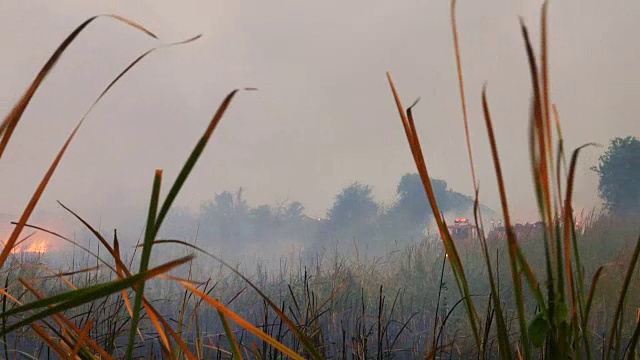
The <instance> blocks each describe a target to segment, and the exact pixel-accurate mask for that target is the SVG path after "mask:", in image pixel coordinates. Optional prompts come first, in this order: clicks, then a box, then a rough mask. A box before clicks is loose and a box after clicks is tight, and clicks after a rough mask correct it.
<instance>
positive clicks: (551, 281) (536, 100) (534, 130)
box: [520, 18, 561, 354]
mask: <svg viewBox="0 0 640 360" xmlns="http://www.w3.org/2000/svg"><path fill="white" fill-rule="evenodd" d="M520 28H521V32H522V37H523V39H524V42H525V48H526V52H527V59H528V62H529V71H530V74H531V84H532V88H533V99H532V109H531V110H532V114H531V115H532V116H531V119H530V123H529V134H530V135H529V150H530V156H531V168H532V172H533V182H534V184H535V189H536V200H537V202H538V208H539V211H540V217H541V219H542V221H543V222H544V224H545V231H544V251H545V265H546V272H547V299H548V304H549V305H548V311H547V319H548V320H549V323H550V324H554V323H555V321H556V319H555V312H556V311H555V307H556V302H557V299H556V293H555V288H556V286H555V284H556V281H555V278H556V276H555V275H554V271H553V263H552V256H551V254H552V253H556V254H557V249H556V243H555V242H554V241H553V234H552V231H551V227H552V221H551V206H550V202H549V201H548V199H549V198H550V197H549V193H548V185H549V176H548V173H547V172H546V162H545V161H544V160H542V159H545V156H544V154H543V153H544V150H545V146H544V131H543V130H542V124H543V119H542V117H543V110H542V100H541V98H542V95H541V90H540V82H539V76H538V69H537V65H536V59H535V55H534V53H533V48H532V46H531V41H530V39H529V32H528V30H527V27H526V25H525V24H524V19H522V18H520ZM521 257H522V258H524V257H523V256H521ZM560 283H561V281H560ZM542 306H545V305H544V303H543V304H542ZM551 331H552V334H551V336H550V337H549V338H550V339H551V340H552V341H550V342H549V352H550V353H551V354H555V353H557V352H558V349H557V342H556V340H555V339H556V337H555V328H553V327H552V329H551Z"/></svg>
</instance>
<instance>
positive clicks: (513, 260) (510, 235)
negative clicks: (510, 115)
mask: <svg viewBox="0 0 640 360" xmlns="http://www.w3.org/2000/svg"><path fill="white" fill-rule="evenodd" d="M482 110H483V113H484V119H485V123H486V128H487V133H488V137H489V144H490V145H491V155H492V158H493V166H494V168H495V172H496V177H497V181H498V190H499V194H500V203H501V204H502V213H503V216H504V225H505V231H506V235H507V242H508V244H509V263H510V265H511V278H512V281H513V288H514V291H515V298H516V304H517V307H518V322H519V324H520V337H521V342H522V347H523V350H524V358H525V359H529V358H530V356H531V349H530V345H529V335H528V330H527V323H526V318H525V312H524V299H523V297H524V295H523V289H522V281H521V278H520V275H519V271H518V262H517V252H518V251H517V249H516V248H517V246H518V245H517V240H516V236H515V234H514V232H513V228H512V227H511V217H510V215H509V205H508V202H507V194H506V191H505V186H504V179H503V176H502V166H501V165H500V158H499V155H498V147H497V145H496V138H495V134H494V133H493V124H492V121H491V113H490V112H489V104H488V102H487V87H486V84H485V85H484V86H483V88H482Z"/></svg>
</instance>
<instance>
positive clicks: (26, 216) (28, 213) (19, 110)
mask: <svg viewBox="0 0 640 360" xmlns="http://www.w3.org/2000/svg"><path fill="white" fill-rule="evenodd" d="M114 17H116V18H117V19H119V20H121V21H125V22H126V23H127V24H130V25H132V26H134V27H136V28H138V29H140V30H144V31H146V30H145V29H144V28H143V27H141V26H139V25H137V24H136V23H134V22H132V21H129V20H126V19H124V18H122V17H119V16H114ZM95 18H97V17H93V18H91V19H89V20H87V21H86V22H85V23H84V25H85V26H86V25H88V24H89V23H90V22H91V21H92V20H93V19H95ZM82 28H83V27H82V25H81V27H79V28H78V29H76V31H77V32H78V33H79V32H80V31H81V30H82ZM149 34H151V33H149ZM76 35H77V33H76ZM151 35H152V34H151ZM199 37H200V35H198V36H195V37H193V38H190V39H187V40H184V41H180V42H176V43H172V44H167V45H164V47H168V46H174V45H180V44H187V43H189V42H192V41H194V40H196V39H198V38H199ZM74 38H75V36H73V37H72V36H71V35H70V37H69V38H67V40H66V41H68V42H69V43H70V42H71V41H73V39H74ZM63 45H64V43H63ZM68 45H69V44H66V46H68ZM66 46H62V45H61V47H60V48H59V49H58V51H59V52H60V53H59V54H58V51H57V52H56V54H58V55H57V56H56V54H54V56H52V58H51V59H54V60H53V62H52V63H51V65H50V68H51V67H53V65H54V64H55V62H56V61H57V59H58V58H59V57H60V55H61V54H62V52H63V51H64V49H65V48H66ZM158 48H160V47H158ZM158 48H153V49H151V50H149V51H147V52H145V53H143V54H142V55H141V56H139V57H138V58H137V59H135V60H134V61H133V62H131V63H130V64H129V65H128V66H127V67H126V68H125V69H124V70H123V71H121V72H120V74H118V76H117V77H116V78H115V79H113V80H112V81H111V82H110V83H109V84H108V85H107V87H106V88H105V89H104V90H103V91H102V93H101V94H100V95H99V96H98V97H97V98H96V100H95V101H94V102H93V104H92V105H91V106H90V107H89V109H88V110H87V112H85V114H84V116H83V117H82V119H81V120H80V121H79V123H78V125H77V126H76V128H75V129H74V130H73V132H72V134H71V135H70V137H69V139H68V140H67V142H66V143H65V144H64V146H63V147H62V149H61V150H60V153H59V154H58V157H56V159H55V160H54V163H53V164H52V165H51V167H50V169H49V172H48V173H47V174H46V175H45V177H44V179H43V181H42V182H41V183H40V186H39V187H38V189H37V190H36V192H35V193H34V195H33V196H32V198H31V201H30V202H29V204H28V205H27V208H26V209H25V211H24V212H23V215H22V217H21V218H20V221H19V222H18V223H17V224H16V227H15V228H14V231H13V233H12V234H11V236H10V238H9V240H8V241H7V244H5V248H4V249H3V251H2V253H0V267H2V265H3V264H4V262H5V261H6V258H7V256H8V252H10V251H11V249H12V248H13V247H14V246H15V241H16V239H17V237H18V236H19V235H20V232H21V231H22V228H23V227H24V226H25V224H26V222H27V220H28V219H29V217H30V216H31V213H32V212H33V210H34V208H35V206H36V204H37V202H38V200H39V199H40V196H41V195H42V193H43V192H44V189H45V188H46V185H47V184H48V182H49V180H50V178H51V176H52V175H53V172H54V171H55V168H56V167H57V164H58V163H59V162H60V159H61V158H62V155H63V154H64V152H65V151H66V148H67V147H68V146H69V143H70V142H71V139H72V138H73V136H74V135H75V133H76V132H77V131H78V129H79V127H80V125H81V124H82V122H83V121H84V119H85V118H86V117H87V115H88V114H89V113H90V112H91V110H92V109H93V108H94V107H95V105H96V104H97V103H98V102H99V101H100V100H101V99H102V98H103V97H104V95H105V94H107V93H108V92H109V90H110V89H111V88H112V87H113V86H114V85H115V84H116V83H117V82H118V81H119V80H120V79H121V78H122V77H123V76H124V75H125V74H127V73H128V72H129V70H131V69H132V68H133V67H134V66H135V65H136V64H138V63H139V62H140V60H142V59H143V58H144V57H145V56H147V55H148V54H150V53H151V52H153V51H154V50H156V49H158ZM51 59H50V62H51V61H52V60H51ZM47 64H49V63H47ZM46 67H47V66H46V65H45V68H46ZM50 68H49V70H50ZM49 70H47V72H48V71H49ZM43 76H46V72H45V75H43ZM43 79H44V77H43V78H42V80H43ZM42 80H40V81H39V82H37V84H36V82H34V84H35V87H34V89H33V92H35V89H37V87H38V86H39V84H40V83H41V82H42ZM34 84H32V86H34ZM25 96H27V94H25ZM32 96H33V93H32V94H31V95H29V96H27V97H28V99H27V100H24V101H25V104H24V107H23V108H20V106H19V105H20V103H19V104H18V105H16V108H14V110H13V111H12V113H11V114H9V115H8V117H7V119H9V120H6V121H7V124H14V126H13V128H15V125H17V122H18V120H19V118H20V116H21V115H22V113H23V112H24V109H25V108H26V105H27V104H28V102H29V100H30V99H31V97H32ZM23 98H24V97H23ZM21 101H23V100H22V99H21ZM12 114H13V115H12ZM12 119H13V120H12ZM7 126H8V127H7V130H6V133H5V137H6V139H7V140H6V141H7V142H8V138H9V137H10V136H11V133H10V129H11V128H10V127H9V126H10V125H7ZM0 135H2V134H0ZM2 140H4V138H2ZM1 156H2V143H0V157H1ZM61 205H62V204H61ZM63 207H64V206H63ZM107 249H110V247H109V246H108V245H107ZM110 250H111V251H110V252H111V253H112V255H113V250H112V249H110Z"/></svg>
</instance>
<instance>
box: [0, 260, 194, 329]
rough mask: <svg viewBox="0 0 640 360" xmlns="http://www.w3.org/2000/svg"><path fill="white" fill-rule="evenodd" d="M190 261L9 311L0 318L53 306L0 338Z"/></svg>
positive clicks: (172, 262) (160, 267)
mask: <svg viewBox="0 0 640 360" xmlns="http://www.w3.org/2000/svg"><path fill="white" fill-rule="evenodd" d="M192 259H193V256H192V255H191V256H186V257H183V258H180V259H177V260H173V261H170V262H168V263H165V264H164V265H161V266H158V267H155V268H153V269H151V270H148V271H146V272H145V273H142V274H136V275H133V276H131V277H129V278H126V279H123V280H117V281H113V282H109V283H105V284H98V285H93V286H90V287H88V288H84V289H80V290H74V291H70V292H65V293H61V294H58V295H54V296H51V297H48V298H45V299H42V300H37V301H34V302H31V303H28V304H25V305H23V306H19V307H16V308H13V309H10V310H8V311H6V312H4V313H2V314H0V317H2V318H6V317H9V316H12V315H17V314H21V313H24V312H26V311H29V310H33V309H39V308H42V307H48V306H49V305H54V306H53V307H50V308H47V309H45V310H42V311H40V312H38V313H36V314H34V315H32V316H29V317H27V318H25V319H23V320H21V321H19V322H17V323H15V324H13V325H11V326H9V327H7V328H6V329H3V330H2V332H0V336H2V335H4V334H5V333H8V332H11V331H13V330H16V329H18V328H20V327H22V326H24V325H28V324H30V323H32V322H34V321H38V320H40V319H43V318H45V317H48V316H51V315H53V314H55V313H58V312H60V311H64V310H68V309H71V308H74V307H77V306H80V305H83V304H86V303H90V302H92V301H94V300H97V299H100V298H102V297H104V296H107V295H110V294H113V293H115V292H119V291H120V290H122V289H126V288H128V287H131V286H133V285H135V284H136V283H138V282H139V281H140V280H142V279H145V280H147V279H150V278H153V277H155V276H158V275H159V274H162V273H165V272H167V271H170V270H171V269H173V268H175V267H177V266H180V265H182V264H184V263H187V262H189V261H191V260H192Z"/></svg>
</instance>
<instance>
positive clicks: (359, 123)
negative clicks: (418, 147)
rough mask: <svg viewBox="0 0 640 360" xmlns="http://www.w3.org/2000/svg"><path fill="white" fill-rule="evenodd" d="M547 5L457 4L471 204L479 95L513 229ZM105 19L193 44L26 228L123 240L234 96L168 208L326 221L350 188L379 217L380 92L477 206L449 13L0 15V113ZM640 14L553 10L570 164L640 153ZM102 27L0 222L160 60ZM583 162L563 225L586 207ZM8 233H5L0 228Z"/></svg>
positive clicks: (48, 104)
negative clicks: (60, 52) (127, 223)
mask: <svg viewBox="0 0 640 360" xmlns="http://www.w3.org/2000/svg"><path fill="white" fill-rule="evenodd" d="M539 5H540V1H531V0H527V1H514V0H486V1H469V0H459V2H458V13H459V16H458V23H459V28H460V36H461V46H462V57H463V66H464V71H465V76H466V91H467V97H468V104H469V109H470V121H471V130H472V141H473V146H474V151H475V157H476V161H477V169H478V175H479V179H480V186H481V198H482V201H483V202H484V203H486V204H487V205H489V206H491V207H493V208H494V209H498V207H499V201H498V198H497V192H496V182H495V175H494V172H493V167H492V163H491V158H490V152H489V147H488V145H487V141H486V138H487V135H486V130H485V128H484V125H483V119H482V117H481V108H480V90H481V87H482V83H483V82H484V81H485V80H486V81H488V84H489V101H490V106H491V110H492V113H493V117H494V125H495V126H496V129H495V131H496V135H497V140H498V145H499V149H500V151H501V159H502V161H503V166H504V169H505V171H506V174H505V177H506V181H507V191H508V194H509V199H510V201H511V208H512V210H513V212H514V215H515V219H516V220H520V221H526V220H529V219H531V218H532V217H533V216H534V215H535V214H536V210H535V205H534V201H533V190H532V189H533V188H532V181H531V175H530V171H529V165H530V164H529V157H528V147H527V146H528V145H527V121H528V101H529V93H530V80H529V72H528V68H527V63H526V58H525V51H524V47H523V41H522V38H521V35H520V31H519V27H518V15H522V16H523V17H524V18H525V20H526V22H527V23H528V24H529V25H530V28H531V32H532V35H533V39H534V41H535V42H536V44H537V41H538V38H539V36H538V21H539ZM111 12H113V13H117V14H120V15H123V16H126V17H129V18H131V19H133V20H135V21H138V22H140V23H141V24H143V25H145V26H147V27H148V28H150V29H151V30H152V31H154V32H156V33H157V35H158V36H159V38H160V39H161V40H160V41H162V42H171V41H176V40H182V39H184V38H188V37H191V36H193V35H196V34H199V33H202V34H203V37H202V38H201V39H200V40H198V41H197V42H195V43H192V44H189V45H186V46H181V47H174V48H169V49H164V50H162V51H158V52H156V53H154V54H153V55H151V56H150V57H148V58H147V59H145V60H144V61H143V62H142V63H141V64H140V65H139V66H138V67H137V68H136V69H134V70H133V71H132V72H131V73H130V74H129V75H127V78H126V79H124V80H123V81H122V82H121V83H119V84H118V85H117V86H116V87H115V88H114V89H113V90H112V92H111V93H110V94H109V95H108V96H107V97H106V98H105V99H104V100H103V101H102V103H101V104H100V105H99V106H98V107H97V108H96V109H95V110H94V111H93V113H92V114H91V115H90V116H89V118H88V120H87V122H86V123H85V125H84V126H83V127H82V129H81V130H80V132H79V133H78V136H77V138H76V140H75V141H74V142H73V144H72V145H71V147H70V148H69V151H68V154H67V155H66V157H65V158H64V160H63V161H62V163H61V166H60V167H59V169H58V171H57V173H56V175H55V176H54V178H53V180H52V182H51V184H50V186H49V188H48V189H47V191H46V194H45V196H44V197H43V199H42V201H41V203H40V207H39V209H41V210H44V211H53V212H55V213H56V214H58V213H60V212H61V210H59V208H58V207H57V205H56V203H55V200H61V201H63V202H65V203H66V204H68V205H69V206H71V207H72V208H74V209H76V210H78V211H79V212H80V213H85V214H88V215H89V219H90V220H93V221H96V220H97V219H98V217H99V216H100V215H102V221H103V222H107V223H109V226H117V225H118V222H120V221H122V218H123V217H125V216H127V215H128V214H130V213H131V211H134V210H135V211H140V209H142V211H144V204H145V203H146V201H147V199H148V197H149V193H150V188H151V182H152V177H153V171H154V169H156V168H162V169H164V171H165V190H166V188H167V187H168V185H169V184H170V182H171V181H173V178H174V177H175V175H176V173H177V171H178V170H179V168H180V167H181V165H182V162H183V161H184V159H186V156H187V154H188V153H189V152H190V151H191V150H192V147H193V145H194V144H195V141H196V140H197V138H198V137H199V136H200V135H201V133H202V131H203V130H204V128H205V126H206V124H207V123H208V121H209V119H210V117H211V115H212V114H213V112H214V111H215V109H216V108H217V106H218V104H219V103H220V101H221V100H222V98H223V97H224V96H225V95H226V93H227V92H229V91H230V90H232V89H233V88H236V87H245V86H254V87H258V88H260V91H258V92H252V93H241V94H240V95H239V96H238V97H237V98H236V100H235V101H234V103H233V104H232V106H231V108H230V109H229V111H228V113H227V116H226V117H225V118H224V119H223V121H222V123H221V125H220V127H219V128H218V130H217V132H216V133H215V135H214V137H213V139H212V141H211V142H210V144H209V146H208V147H207V149H206V151H205V153H204V155H203V156H202V157H201V160H200V163H199V164H198V166H197V168H196V170H195V171H194V172H193V173H192V176H191V178H190V180H189V181H188V182H187V186H186V188H185V190H184V191H183V193H182V194H181V195H180V197H179V198H178V205H181V206H189V207H192V208H194V209H197V208H198V206H199V204H200V202H201V201H202V200H205V199H209V198H212V197H213V195H214V194H215V193H217V192H220V191H223V190H226V189H229V190H234V189H236V188H237V187H239V186H244V187H245V188H246V196H247V197H248V199H249V200H250V202H251V203H253V204H256V203H262V202H267V203H274V202H276V201H282V200H285V199H287V198H288V199H296V200H300V201H301V202H303V203H304V204H305V206H306V207H307V210H308V213H309V214H310V215H312V216H322V215H324V212H325V210H326V209H327V208H328V207H329V206H330V204H331V202H332V200H333V196H334V195H335V194H336V193H337V192H338V191H339V190H340V189H341V188H343V187H344V186H346V185H348V184H349V183H350V182H351V181H355V180H359V181H362V182H364V183H367V184H370V185H372V186H373V187H374V191H375V194H376V196H378V198H379V199H381V200H384V201H389V200H391V196H392V195H393V193H394V191H395V187H396V185H397V182H398V180H399V178H400V176H401V175H402V174H404V173H406V172H411V171H415V170H414V169H415V168H414V165H413V162H412V159H411V156H410V152H409V148H408V146H407V144H406V139H405V137H404V133H403V129H402V126H401V123H400V120H399V118H398V114H397V111H396V108H395V104H394V102H393V99H392V97H391V93H390V90H389V87H388V84H387V82H386V78H385V71H387V70H388V71H391V72H392V74H393V76H394V80H395V82H396V85H397V86H398V89H399V91H400V94H401V96H402V98H403V101H404V103H405V105H409V104H410V103H411V102H412V101H413V100H414V99H415V98H416V97H418V96H420V97H422V101H421V103H420V104H419V106H418V107H417V108H416V116H417V126H418V129H419V132H420V136H421V140H422V143H423V146H424V151H425V154H426V158H427V162H428V166H429V168H430V171H431V173H432V176H434V177H438V178H443V179H446V180H447V182H448V183H449V185H450V187H452V188H453V189H454V190H457V191H460V192H463V193H467V194H471V180H470V175H469V168H468V163H467V157H466V148H465V146H464V132H463V123H462V112H461V110H460V106H459V96H458V87H457V78H456V72H455V60H454V52H453V47H452V36H451V29H450V23H449V1H444V0H437V1H436V0H420V1H417V0H404V1H388V0H386V1H380V0H367V1H364V0H361V1H356V0H341V1H336V0H325V1H280V0H272V1H257V0H255V1H247V0H245V1H180V2H176V1H171V2H170V1H135V2H111V1H109V2H107V1H92V2H87V1H71V0H59V1H27V0H23V1H1V2H0V48H1V49H3V56H2V57H0V78H1V79H2V81H1V82H0V113H2V114H3V115H4V114H6V113H7V112H8V111H9V110H10V108H11V107H12V105H13V104H14V102H15V101H16V100H17V99H18V97H19V96H20V95H21V94H22V93H23V91H24V89H25V88H26V87H27V85H28V84H29V83H30V82H31V81H32V79H33V77H34V76H35V74H36V73H37V71H38V70H39V69H40V67H41V66H42V65H43V64H44V62H45V61H46V59H47V58H48V57H49V56H50V55H51V53H52V52H53V51H54V49H55V48H56V47H57V46H58V44H59V43H60V42H61V41H62V40H63V39H64V38H65V37H66V36H67V34H68V33H69V32H71V31H72V30H73V29H74V28H75V27H76V26H77V25H78V24H80V23H81V22H82V21H83V20H85V19H86V18H88V17H89V16H92V15H95V14H101V13H111ZM639 18H640V3H639V2H633V1H622V0H611V1H596V0H580V1H578V0H572V1H555V2H552V3H551V6H550V29H549V31H550V63H551V76H552V96H553V100H554V101H555V102H557V103H558V107H559V111H560V115H561V118H562V123H563V130H564V133H565V136H566V140H567V146H568V147H569V148H574V147H576V146H578V145H581V144H583V143H585V142H590V141H595V142H599V143H602V144H605V143H606V142H607V141H608V139H610V138H611V137H614V136H625V135H639V134H640V122H639V121H638V119H637V117H638V114H639V113H640V111H639V110H640V101H638V99H640V86H639V84H640V71H638V70H637V66H638V65H637V63H638V61H637V60H638V58H639V57H640V41H638V39H639V37H640V35H639V34H640V22H638V19H639ZM157 43H158V42H154V41H152V40H150V39H148V38H145V37H144V36H143V35H141V34H140V33H138V32H136V31H134V30H132V29H131V28H128V27H126V26H124V25H122V24H120V23H117V22H116V21H114V20H111V19H106V18H105V19H101V20H98V21H96V22H94V23H93V24H92V25H91V26H90V27H89V28H88V29H87V30H86V31H85V32H84V33H83V34H82V35H81V36H80V37H79V38H78V39H77V41H76V42H75V43H74V44H73V45H72V46H71V48H70V49H69V51H68V52H67V53H66V54H65V55H64V56H63V58H62V59H61V61H60V63H59V65H58V66H57V67H56V69H55V71H54V72H53V73H52V75H51V76H50V77H49V78H48V79H47V80H46V81H45V83H44V85H43V86H42V87H41V89H40V90H39V91H38V92H37V94H36V96H35V98H34V100H33V101H32V103H31V105H30V107H29V108H28V110H27V111H26V113H25V115H24V117H23V119H22V122H21V124H20V125H19V127H18V129H17V131H16V133H15V136H14V138H13V140H12V142H11V143H10V145H9V148H8V151H7V152H6V153H5V156H4V158H3V159H2V161H0V204H2V209H1V210H0V212H2V213H5V214H7V213H8V214H15V213H18V212H19V211H21V210H22V208H23V206H24V205H25V204H26V203H27V201H28V198H29V196H30V194H31V193H32V192H33V190H34V189H35V187H36V185H37V183H38V182H39V181H40V178H41V177H42V175H43V174H44V172H45V171H46V168H47V167H48V165H49V164H50V162H51V161H52V160H53V158H54V156H55V152H57V150H58V149H59V147H60V146H61V145H62V143H63V142H64V140H65V138H66V136H67V135H68V134H69V132H70V131H71V129H72V127H73V126H74V125H75V123H76V122H77V121H78V120H79V118H80V117H81V115H82V114H83V113H84V111H85V110H86V109H87V107H88V106H89V105H90V104H91V102H92V101H93V99H94V98H95V97H96V96H97V95H98V94H99V93H100V92H101V91H102V89H103V88H104V86H105V85H106V84H107V83H108V82H109V81H110V80H111V78H112V77H114V76H115V74H117V73H118V72H119V71H120V70H121V69H122V68H123V67H124V66H126V65H127V64H128V63H129V62H130V61H131V60H132V59H134V58H135V57H136V56H137V55H138V54H140V53H142V52H143V51H145V50H146V49H148V48H150V47H152V46H154V44H157ZM601 151H602V149H588V150H586V151H585V152H584V156H583V157H582V160H581V163H580V164H581V165H580V168H579V172H578V184H577V195H576V207H578V208H580V207H591V206H593V205H595V204H597V203H598V199H597V196H596V195H595V194H596V179H595V176H594V174H593V173H592V172H591V171H589V170H588V168H589V166H591V165H593V164H594V163H595V161H596V159H597V156H598V154H599V153H600V152H601ZM3 219H4V218H3Z"/></svg>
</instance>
